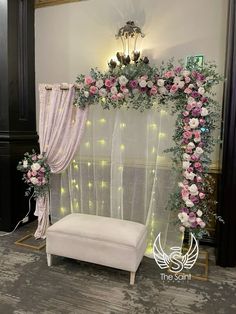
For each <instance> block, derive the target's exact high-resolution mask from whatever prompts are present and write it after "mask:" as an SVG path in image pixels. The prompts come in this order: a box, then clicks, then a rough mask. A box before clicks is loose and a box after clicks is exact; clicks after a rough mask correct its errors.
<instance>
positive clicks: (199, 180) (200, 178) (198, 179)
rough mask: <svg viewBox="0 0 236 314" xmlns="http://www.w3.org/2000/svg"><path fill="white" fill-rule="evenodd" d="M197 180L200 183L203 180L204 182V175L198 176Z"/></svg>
mask: <svg viewBox="0 0 236 314" xmlns="http://www.w3.org/2000/svg"><path fill="white" fill-rule="evenodd" d="M197 182H198V183H201V182H202V177H200V176H197ZM199 195H200V194H199Z"/></svg>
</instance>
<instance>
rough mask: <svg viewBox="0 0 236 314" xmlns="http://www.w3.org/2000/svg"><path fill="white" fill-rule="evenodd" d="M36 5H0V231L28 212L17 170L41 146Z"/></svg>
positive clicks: (17, 0) (4, 0) (5, 1)
mask: <svg viewBox="0 0 236 314" xmlns="http://www.w3.org/2000/svg"><path fill="white" fill-rule="evenodd" d="M34 69H35V65H34V1H33V0H28V1H27V0H0V73H1V80H0V230H5V231H9V230H11V228H12V227H13V226H14V225H15V223H16V222H17V221H18V220H19V219H22V218H23V216H24V214H25V213H26V212H27V210H28V200H27V198H25V197H24V190H25V185H24V184H23V182H22V180H21V174H20V173H18V172H17V170H16V166H17V163H18V161H19V160H20V159H21V158H22V156H23V153H24V152H25V151H30V150H31V149H32V148H36V147H37V139H38V137H37V133H36V117H35V73H34Z"/></svg>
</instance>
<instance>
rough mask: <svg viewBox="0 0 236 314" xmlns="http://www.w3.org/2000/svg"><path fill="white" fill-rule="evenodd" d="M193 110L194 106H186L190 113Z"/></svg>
mask: <svg viewBox="0 0 236 314" xmlns="http://www.w3.org/2000/svg"><path fill="white" fill-rule="evenodd" d="M193 108H194V104H187V105H186V109H187V110H188V111H190V110H192V109H193Z"/></svg>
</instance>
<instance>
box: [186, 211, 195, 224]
mask: <svg viewBox="0 0 236 314" xmlns="http://www.w3.org/2000/svg"><path fill="white" fill-rule="evenodd" d="M188 220H189V221H190V222H195V221H196V215H195V213H193V212H190V213H189V214H188Z"/></svg>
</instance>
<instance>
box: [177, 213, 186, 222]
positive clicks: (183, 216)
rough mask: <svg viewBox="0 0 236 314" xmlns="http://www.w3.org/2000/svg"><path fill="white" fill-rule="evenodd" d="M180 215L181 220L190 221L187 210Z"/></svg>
mask: <svg viewBox="0 0 236 314" xmlns="http://www.w3.org/2000/svg"><path fill="white" fill-rule="evenodd" d="M178 217H179V220H180V221H181V222H187V221H188V214H187V213H185V212H182V213H179V214H178Z"/></svg>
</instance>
